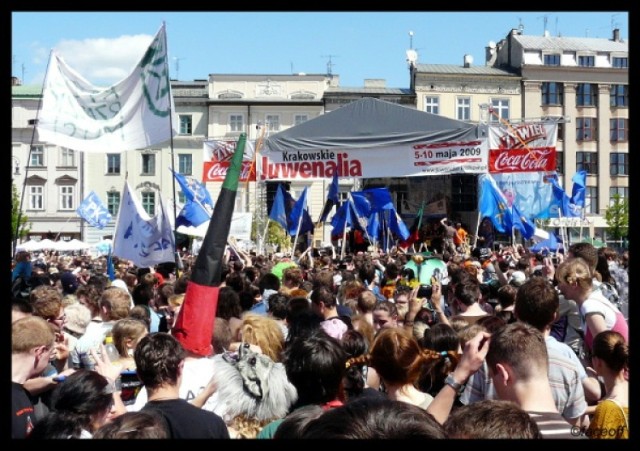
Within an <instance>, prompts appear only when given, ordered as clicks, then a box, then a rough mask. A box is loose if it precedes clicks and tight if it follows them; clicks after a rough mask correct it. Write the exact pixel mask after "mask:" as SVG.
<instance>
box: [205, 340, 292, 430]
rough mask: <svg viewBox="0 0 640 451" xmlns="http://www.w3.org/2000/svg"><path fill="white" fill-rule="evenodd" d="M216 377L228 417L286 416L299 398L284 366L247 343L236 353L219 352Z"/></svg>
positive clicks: (221, 400)
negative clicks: (252, 348) (254, 349)
mask: <svg viewBox="0 0 640 451" xmlns="http://www.w3.org/2000/svg"><path fill="white" fill-rule="evenodd" d="M213 359H214V360H215V369H216V371H215V373H214V375H213V377H214V378H215V380H216V383H217V386H218V391H217V392H216V393H218V400H219V402H220V403H221V405H224V409H225V414H224V417H225V419H233V418H235V417H237V416H240V415H243V416H245V417H248V418H254V419H256V420H258V421H267V420H275V419H279V418H283V417H284V416H285V415H287V413H288V412H289V408H290V407H291V406H292V405H293V403H294V402H296V401H297V400H298V392H297V390H296V388H295V387H294V386H293V384H291V382H289V379H288V378H287V373H286V371H285V367H284V365H283V364H282V363H276V362H274V361H273V360H271V358H269V357H268V356H266V355H264V354H258V353H256V352H253V351H252V350H251V349H250V348H249V344H248V343H243V344H241V345H240V348H239V349H238V352H237V353H228V352H227V353H224V354H217V355H215V356H214V357H213Z"/></svg>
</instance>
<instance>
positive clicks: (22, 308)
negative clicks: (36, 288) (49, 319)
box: [11, 299, 33, 323]
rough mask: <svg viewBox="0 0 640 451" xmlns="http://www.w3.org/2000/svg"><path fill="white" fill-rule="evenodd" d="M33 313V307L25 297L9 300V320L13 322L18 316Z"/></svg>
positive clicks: (22, 316) (23, 316)
mask: <svg viewBox="0 0 640 451" xmlns="http://www.w3.org/2000/svg"><path fill="white" fill-rule="evenodd" d="M31 315H33V307H32V306H31V304H29V302H28V301H27V300H25V299H14V300H13V301H11V322H12V323H15V322H16V321H17V320H19V319H20V318H25V317H27V316H31Z"/></svg>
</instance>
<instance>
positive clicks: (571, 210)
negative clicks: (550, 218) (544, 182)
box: [549, 177, 580, 218]
mask: <svg viewBox="0 0 640 451" xmlns="http://www.w3.org/2000/svg"><path fill="white" fill-rule="evenodd" d="M549 180H550V181H551V193H552V195H551V205H552V209H550V211H551V212H552V214H553V213H554V211H555V212H556V214H555V216H558V217H560V216H564V217H566V218H578V217H580V208H579V207H578V206H577V205H575V204H573V203H571V198H569V196H568V195H567V193H566V192H565V191H564V189H562V187H561V186H560V184H558V179H557V177H550V178H549Z"/></svg>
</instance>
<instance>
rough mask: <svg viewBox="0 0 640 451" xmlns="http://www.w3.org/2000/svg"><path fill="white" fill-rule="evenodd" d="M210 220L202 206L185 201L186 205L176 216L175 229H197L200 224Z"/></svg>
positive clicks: (194, 202)
mask: <svg viewBox="0 0 640 451" xmlns="http://www.w3.org/2000/svg"><path fill="white" fill-rule="evenodd" d="M210 219H211V215H210V214H209V212H208V211H207V210H206V209H205V208H204V207H203V206H202V204H200V203H198V202H196V201H191V200H187V203H186V204H184V207H182V210H180V213H179V214H178V217H177V218H176V227H178V226H181V225H183V226H185V227H190V226H193V227H198V226H199V225H200V224H202V223H205V222H207V221H208V220H210Z"/></svg>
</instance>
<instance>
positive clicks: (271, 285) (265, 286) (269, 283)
mask: <svg viewBox="0 0 640 451" xmlns="http://www.w3.org/2000/svg"><path fill="white" fill-rule="evenodd" d="M258 288H260V293H264V290H273V291H278V290H279V289H280V278H278V276H277V275H275V274H273V273H271V272H268V273H265V274H263V275H262V276H261V277H260V279H259V280H258Z"/></svg>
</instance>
